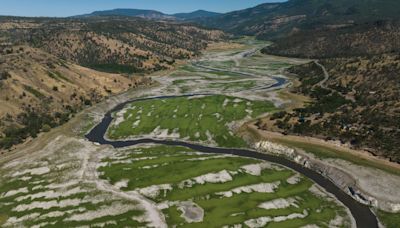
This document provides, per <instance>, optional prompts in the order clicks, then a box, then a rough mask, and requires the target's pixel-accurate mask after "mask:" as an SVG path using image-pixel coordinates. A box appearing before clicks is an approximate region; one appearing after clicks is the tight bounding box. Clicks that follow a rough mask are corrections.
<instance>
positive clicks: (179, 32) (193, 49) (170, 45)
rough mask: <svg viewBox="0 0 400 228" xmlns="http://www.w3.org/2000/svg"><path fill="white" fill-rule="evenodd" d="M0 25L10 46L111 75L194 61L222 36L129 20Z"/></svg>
mask: <svg viewBox="0 0 400 228" xmlns="http://www.w3.org/2000/svg"><path fill="white" fill-rule="evenodd" d="M0 21H1V19H0ZM3 21H4V23H1V24H0V30H1V31H2V33H3V34H4V36H3V38H4V39H5V40H7V41H9V42H12V43H17V44H28V45H30V46H33V47H36V48H39V49H42V50H45V51H46V52H48V53H51V54H53V55H55V56H57V57H59V58H61V59H64V60H67V61H72V62H74V63H77V64H79V65H83V66H86V67H90V68H93V69H97V70H103V71H107V72H112V73H147V72H153V71H156V70H161V69H168V68H170V67H171V65H172V64H173V63H174V61H175V60H178V59H187V58H190V57H193V56H195V55H197V54H199V53H200V51H201V50H202V49H204V48H205V47H206V46H207V43H208V42H210V41H216V40H220V39H221V38H223V37H224V34H223V33H222V32H220V31H216V30H208V29H200V28H197V27H195V26H193V25H189V24H176V23H165V22H156V21H150V20H144V19H140V18H133V17H98V18H90V19H30V18H28V19H16V20H13V19H6V18H4V19H3ZM21 25H23V26H21ZM2 28H3V29H2Z"/></svg>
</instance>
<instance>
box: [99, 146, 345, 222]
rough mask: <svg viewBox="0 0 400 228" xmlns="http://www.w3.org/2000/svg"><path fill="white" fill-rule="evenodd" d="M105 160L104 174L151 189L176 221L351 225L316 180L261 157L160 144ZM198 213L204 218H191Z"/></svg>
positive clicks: (112, 179)
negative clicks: (192, 149)
mask: <svg viewBox="0 0 400 228" xmlns="http://www.w3.org/2000/svg"><path fill="white" fill-rule="evenodd" d="M102 164H103V166H102V167H100V168H99V169H98V171H99V172H100V173H101V174H102V175H101V176H100V178H103V179H105V180H107V181H109V182H110V183H111V184H113V185H116V186H120V187H121V190H123V191H128V192H129V191H132V190H136V191H138V192H140V193H142V194H144V195H146V196H147V197H148V198H149V199H150V200H152V201H154V202H155V203H157V206H158V207H159V208H161V209H162V212H163V213H164V215H165V217H166V220H167V223H168V225H169V226H171V227H173V226H178V227H223V226H227V225H229V226H233V225H235V224H236V225H237V224H242V225H245V224H246V225H248V224H250V223H251V222H255V221H256V219H257V218H259V220H261V219H260V218H264V219H265V218H269V219H270V220H271V219H272V220H271V221H269V222H268V223H267V224H265V225H268V227H294V226H296V227H299V226H305V225H312V224H314V225H318V226H319V227H328V226H329V225H332V224H333V223H335V222H337V223H338V224H337V225H338V227H342V226H347V225H349V224H348V222H349V220H348V219H349V218H348V217H347V215H346V212H345V210H344V209H343V208H342V207H341V206H339V205H338V204H336V203H335V202H334V201H333V200H332V199H331V198H330V197H329V196H327V195H323V193H322V192H320V193H319V194H318V193H315V192H316V190H315V188H316V187H315V186H314V185H313V183H312V182H311V181H309V180H308V179H306V178H304V177H302V176H300V175H299V174H295V173H294V172H293V171H291V170H288V169H285V168H282V167H280V166H276V165H273V164H270V163H264V162H262V161H259V160H254V159H249V158H240V157H234V156H226V155H217V154H199V153H196V152H194V151H191V150H189V149H187V148H183V147H167V146H154V147H146V148H140V147H137V148H134V149H126V150H121V151H119V152H118V153H116V154H114V155H113V156H111V157H109V158H106V159H104V160H103V161H102ZM260 184H263V185H264V187H261V188H257V187H254V186H257V185H258V186H260ZM251 186H253V188H252V187H251ZM271 187H272V188H271ZM269 188H271V189H269ZM235 189H236V190H235ZM240 189H242V190H241V191H240ZM268 189H269V190H268ZM312 189H314V190H312ZM317 192H318V191H317ZM321 194H322V195H321ZM263 203H264V205H268V206H266V207H265V206H264V207H263V206H262V205H263ZM185 204H191V205H192V206H191V208H189V209H188V208H186V209H185V207H184V205H185ZM199 211H200V212H201V211H203V215H202V216H199V215H198V214H197V215H196V213H198V212H199ZM200 214H201V213H200ZM196 216H197V217H201V219H198V220H197V221H191V220H190V219H195V218H196ZM274 218H275V220H274ZM277 218H280V219H277ZM330 222H331V224H330Z"/></svg>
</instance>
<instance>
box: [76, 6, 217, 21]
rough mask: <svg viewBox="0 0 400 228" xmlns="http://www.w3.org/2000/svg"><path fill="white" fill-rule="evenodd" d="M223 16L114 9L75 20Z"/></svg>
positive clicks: (96, 12)
mask: <svg viewBox="0 0 400 228" xmlns="http://www.w3.org/2000/svg"><path fill="white" fill-rule="evenodd" d="M219 15H221V14H220V13H215V12H209V11H205V10H197V11H194V12H191V13H177V14H172V15H169V14H165V13H162V12H159V11H155V10H142V9H113V10H104V11H95V12H93V13H90V14H84V15H78V16H74V17H75V18H82V17H95V16H123V17H141V18H146V19H155V20H176V19H179V20H192V19H198V18H209V17H216V16H219Z"/></svg>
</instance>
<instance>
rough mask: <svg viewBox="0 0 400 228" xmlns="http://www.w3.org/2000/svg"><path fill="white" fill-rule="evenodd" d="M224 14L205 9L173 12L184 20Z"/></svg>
mask: <svg viewBox="0 0 400 228" xmlns="http://www.w3.org/2000/svg"><path fill="white" fill-rule="evenodd" d="M219 15H222V14H221V13H215V12H210V11H205V10H197V11H194V12H191V13H177V14H173V15H172V16H174V17H176V18H179V19H183V20H191V19H196V18H212V17H216V16H219Z"/></svg>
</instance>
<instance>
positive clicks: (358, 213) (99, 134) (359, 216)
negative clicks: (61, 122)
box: [86, 81, 378, 228]
mask: <svg viewBox="0 0 400 228" xmlns="http://www.w3.org/2000/svg"><path fill="white" fill-rule="evenodd" d="M281 83H282V81H278V82H277V83H276V84H275V85H274V86H278V85H279V86H280V85H281ZM195 95H196V96H197V95H199V94H195ZM195 95H194V94H190V95H181V96H161V97H150V98H139V99H135V100H130V101H127V102H124V103H121V104H118V105H117V106H115V107H114V108H113V109H112V110H110V111H108V112H107V113H106V114H105V116H104V117H103V119H102V121H101V122H100V123H99V124H98V125H96V126H95V127H94V128H93V129H92V130H91V131H90V132H89V133H88V134H87V135H86V138H87V139H88V140H89V141H91V142H93V143H99V144H101V145H111V146H113V147H115V148H122V147H128V146H133V145H138V144H146V143H154V144H162V145H169V146H184V147H188V148H190V149H193V150H196V151H199V152H203V153H218V154H230V155H237V156H241V157H247V158H255V159H260V160H264V161H268V162H273V163H276V164H280V165H283V166H285V167H288V168H290V169H292V170H295V171H296V172H299V173H301V174H303V175H304V176H306V177H308V178H309V179H311V180H313V181H314V182H315V183H317V184H318V185H320V186H322V187H323V188H324V189H325V190H326V191H327V192H329V193H331V194H333V195H334V196H335V197H336V198H337V199H338V200H339V201H341V202H342V203H343V204H344V205H345V206H346V207H347V208H348V209H349V210H350V212H351V214H352V216H353V218H354V219H355V221H356V224H357V227H359V228H368V227H371V228H375V227H378V222H377V219H376V216H375V215H374V214H373V213H372V212H371V210H370V209H369V207H368V206H366V205H363V204H361V203H359V202H357V201H356V200H355V199H353V198H352V197H351V196H350V195H348V194H346V193H345V192H344V191H342V190H341V189H340V188H339V187H337V186H336V185H335V184H334V183H332V182H331V181H330V180H328V179H326V178H325V177H324V176H322V175H321V174H319V173H317V172H315V171H313V170H311V169H308V168H305V167H303V166H302V165H300V164H298V163H295V162H293V161H290V160H288V159H285V158H283V157H278V156H274V155H269V154H263V153H259V152H256V151H253V150H249V149H228V148H216V147H208V146H203V145H198V144H194V143H188V142H182V141H168V140H156V139H138V140H127V141H109V140H107V139H105V137H104V136H105V134H106V132H107V129H108V127H109V126H110V124H111V122H112V120H113V118H112V115H111V114H112V113H113V112H116V111H119V110H121V109H123V108H124V107H125V105H127V104H128V103H132V102H135V101H143V100H152V99H165V98H175V97H190V96H195ZM201 95H211V94H201Z"/></svg>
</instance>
